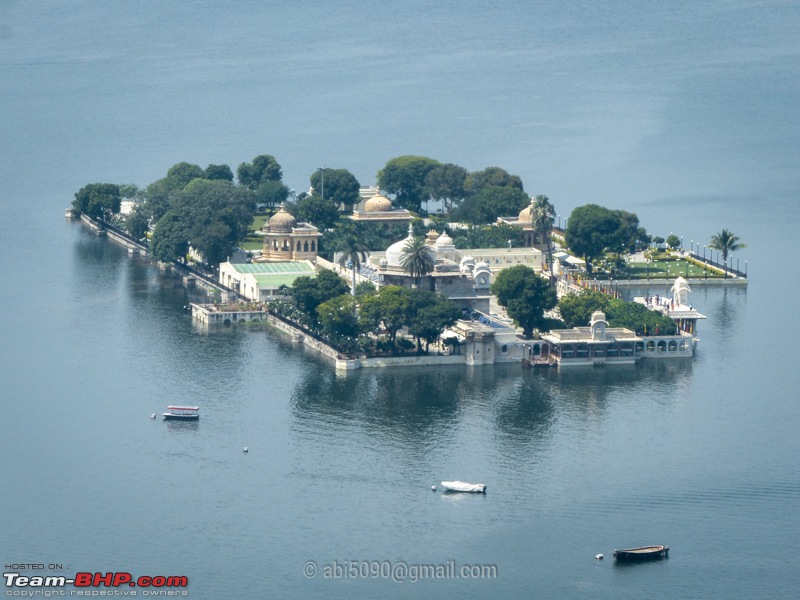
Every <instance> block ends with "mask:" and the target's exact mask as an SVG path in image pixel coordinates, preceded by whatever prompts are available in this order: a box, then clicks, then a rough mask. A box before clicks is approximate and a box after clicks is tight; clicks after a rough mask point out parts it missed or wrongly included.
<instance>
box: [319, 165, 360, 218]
mask: <svg viewBox="0 0 800 600" xmlns="http://www.w3.org/2000/svg"><path fill="white" fill-rule="evenodd" d="M310 183H311V187H313V188H314V192H315V194H319V195H320V196H322V192H323V189H324V191H325V196H324V198H325V200H330V201H331V202H333V203H334V204H335V205H336V206H337V207H338V208H339V209H341V210H345V209H346V208H347V207H352V206H353V205H354V204H356V203H358V200H359V196H358V191H359V189H360V187H361V186H360V185H359V183H358V180H357V179H356V178H355V176H354V175H353V174H352V173H351V172H350V171H348V170H347V169H329V168H327V167H325V168H324V169H318V170H316V171H314V172H313V173H312V174H311V177H310ZM323 183H324V185H323Z"/></svg>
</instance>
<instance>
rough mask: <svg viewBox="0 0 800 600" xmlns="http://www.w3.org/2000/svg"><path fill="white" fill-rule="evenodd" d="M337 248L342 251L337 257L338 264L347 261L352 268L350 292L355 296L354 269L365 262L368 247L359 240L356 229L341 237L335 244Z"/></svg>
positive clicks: (357, 268) (343, 263)
mask: <svg viewBox="0 0 800 600" xmlns="http://www.w3.org/2000/svg"><path fill="white" fill-rule="evenodd" d="M337 250H338V251H339V252H341V253H342V254H341V256H340V257H339V264H340V265H341V266H342V267H346V266H347V263H348V262H350V266H351V267H352V269H353V289H352V293H353V296H355V295H356V271H358V270H359V269H361V265H362V264H364V263H365V262H366V260H367V254H368V253H369V248H368V247H367V245H366V244H365V243H364V242H362V241H361V239H360V238H359V236H358V233H357V232H356V231H349V232H347V234H346V235H345V236H344V237H343V238H341V239H340V240H339V243H338V244H337Z"/></svg>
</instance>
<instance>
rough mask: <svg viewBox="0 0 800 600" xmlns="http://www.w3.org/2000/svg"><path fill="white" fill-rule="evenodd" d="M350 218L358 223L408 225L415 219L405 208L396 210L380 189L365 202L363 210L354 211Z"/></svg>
mask: <svg viewBox="0 0 800 600" xmlns="http://www.w3.org/2000/svg"><path fill="white" fill-rule="evenodd" d="M350 218H351V219H352V220H353V221H355V222H357V223H359V222H360V223H407V222H408V221H411V220H412V219H413V218H414V215H412V214H411V213H410V212H409V211H407V210H406V209H405V208H394V207H393V206H392V201H391V200H389V198H387V197H386V196H384V195H383V194H381V191H380V189H376V190H375V194H374V195H373V196H371V197H370V198H367V200H366V201H365V202H364V205H363V210H358V209H354V210H353V214H352V215H351V216H350Z"/></svg>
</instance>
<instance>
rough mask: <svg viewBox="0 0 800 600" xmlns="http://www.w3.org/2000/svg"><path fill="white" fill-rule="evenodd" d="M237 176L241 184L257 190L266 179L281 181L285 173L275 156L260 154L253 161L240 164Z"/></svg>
mask: <svg viewBox="0 0 800 600" xmlns="http://www.w3.org/2000/svg"><path fill="white" fill-rule="evenodd" d="M236 177H237V178H238V179H239V183H240V184H242V185H243V186H245V187H248V188H250V189H251V190H253V191H255V190H257V189H258V186H259V185H261V184H262V183H264V182H265V181H280V180H281V179H282V178H283V173H282V172H281V166H280V165H279V164H278V161H277V160H275V157H274V156H271V155H269V154H260V155H259V156H256V157H255V158H254V159H253V162H250V163H242V164H240V165H239V166H238V167H237V169H236Z"/></svg>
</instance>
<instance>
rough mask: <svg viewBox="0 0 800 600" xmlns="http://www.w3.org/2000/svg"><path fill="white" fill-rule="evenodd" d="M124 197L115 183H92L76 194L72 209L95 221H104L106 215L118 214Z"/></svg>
mask: <svg viewBox="0 0 800 600" xmlns="http://www.w3.org/2000/svg"><path fill="white" fill-rule="evenodd" d="M121 204H122V197H121V195H120V191H119V186H118V185H116V184H114V183H90V184H88V185H85V186H83V187H82V188H81V189H80V190H78V191H77V192H76V193H75V200H73V202H72V208H74V209H75V210H77V211H78V212H81V213H84V214H86V215H88V216H90V217H92V218H93V219H100V220H104V219H105V217H106V215H108V214H112V213H118V212H119V208H120V205H121Z"/></svg>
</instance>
